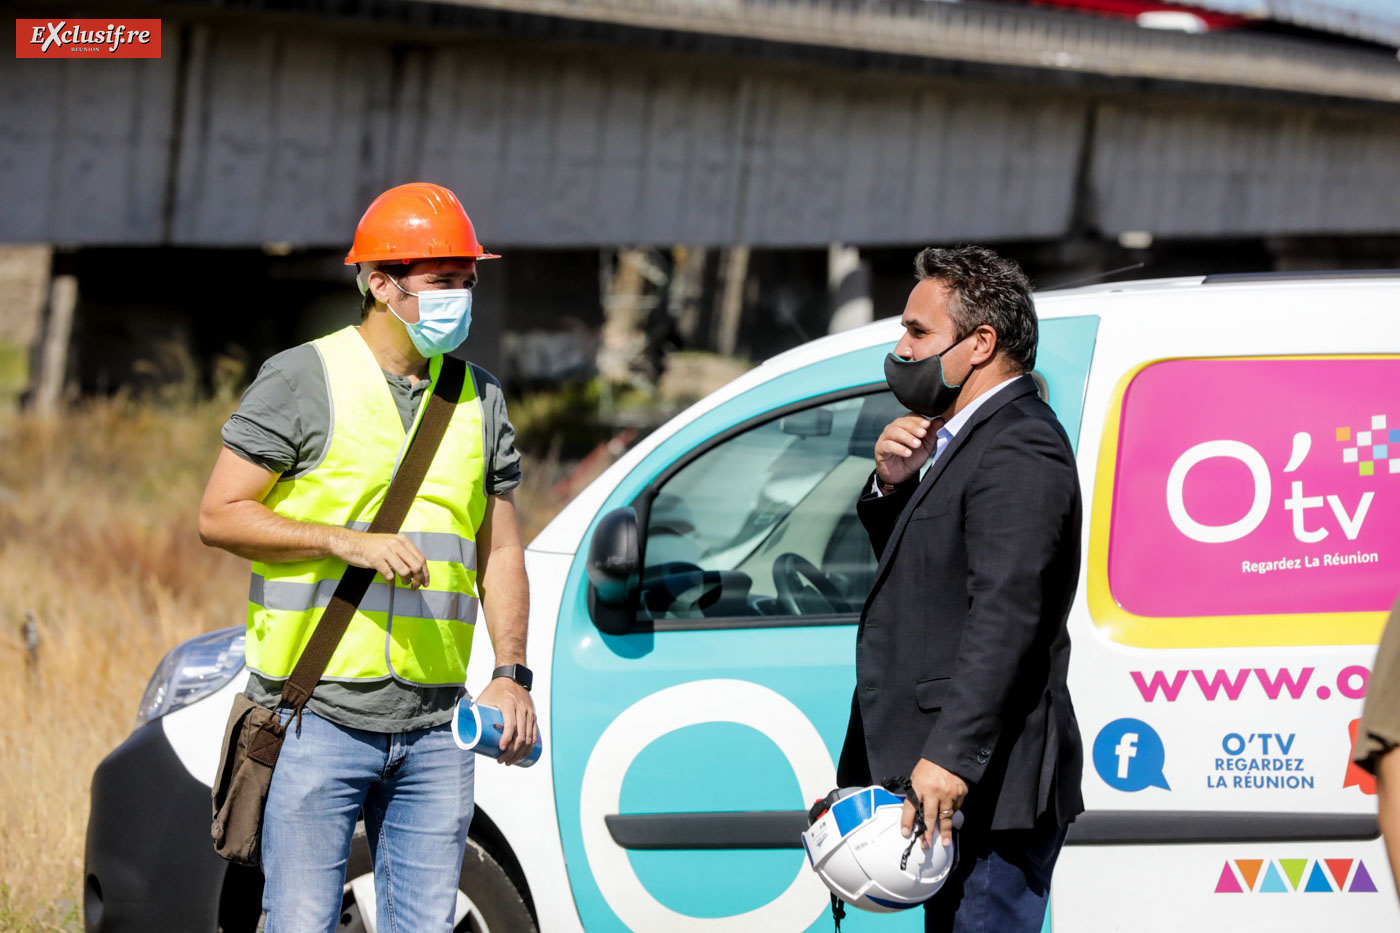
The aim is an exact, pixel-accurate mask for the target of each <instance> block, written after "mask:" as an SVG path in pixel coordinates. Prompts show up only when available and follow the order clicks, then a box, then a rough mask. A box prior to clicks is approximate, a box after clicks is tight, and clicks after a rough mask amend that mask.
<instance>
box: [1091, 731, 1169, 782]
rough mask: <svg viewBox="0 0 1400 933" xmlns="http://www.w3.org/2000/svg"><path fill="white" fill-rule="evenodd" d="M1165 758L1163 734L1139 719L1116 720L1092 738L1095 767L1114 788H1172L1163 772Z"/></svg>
mask: <svg viewBox="0 0 1400 933" xmlns="http://www.w3.org/2000/svg"><path fill="white" fill-rule="evenodd" d="M1166 757H1167V755H1166V750H1165V749H1164V748H1163V747H1162V737H1161V736H1159V735H1158V734H1157V730H1155V729H1153V728H1152V727H1151V726H1149V725H1148V724H1147V723H1145V722H1143V721H1142V720H1141V719H1115V720H1114V721H1113V722H1111V723H1109V724H1108V725H1106V726H1104V727H1103V728H1102V729H1101V730H1099V735H1098V738H1096V739H1094V770H1095V771H1097V772H1098V773H1099V777H1101V778H1103V782H1104V783H1105V784H1107V785H1108V786H1109V787H1112V788H1113V789H1114V790H1121V791H1127V792H1129V793H1131V792H1134V791H1140V790H1142V789H1144V788H1147V787H1160V788H1162V789H1163V790H1171V787H1170V786H1169V785H1168V784H1167V778H1166V775H1164V774H1163V773H1162V767H1163V765H1164V764H1165V763H1166Z"/></svg>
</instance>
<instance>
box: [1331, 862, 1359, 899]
mask: <svg viewBox="0 0 1400 933" xmlns="http://www.w3.org/2000/svg"><path fill="white" fill-rule="evenodd" d="M1353 861H1354V860H1353V859H1349V858H1329V859H1327V870H1328V871H1330V872H1331V873H1332V877H1333V878H1334V879H1336V881H1337V890H1338V891H1345V890H1346V887H1347V875H1349V874H1351V863H1352V862H1353Z"/></svg>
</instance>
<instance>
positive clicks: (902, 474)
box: [875, 413, 942, 486]
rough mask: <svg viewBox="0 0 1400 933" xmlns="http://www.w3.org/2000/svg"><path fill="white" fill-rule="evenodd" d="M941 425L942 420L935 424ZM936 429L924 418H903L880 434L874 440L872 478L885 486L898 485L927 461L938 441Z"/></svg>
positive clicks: (916, 473) (908, 416)
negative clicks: (873, 469)
mask: <svg viewBox="0 0 1400 933" xmlns="http://www.w3.org/2000/svg"><path fill="white" fill-rule="evenodd" d="M938 423H939V424H942V422H941V421H939V422H938ZM937 432H938V428H937V427H936V426H935V425H934V422H933V421H932V420H930V419H928V418H925V417H924V416H923V415H915V414H912V413H911V414H907V415H902V416H900V417H898V418H896V419H894V420H893V421H891V422H890V423H889V424H887V425H885V430H884V431H882V432H880V437H879V439H878V440H876V441H875V475H876V477H878V478H879V480H880V482H882V483H884V484H885V485H887V486H897V485H899V484H900V483H902V482H904V481H905V480H907V479H909V478H910V477H911V476H917V475H918V472H919V469H920V468H921V467H922V466H923V465H924V463H926V462H927V461H928V458H929V456H930V455H931V454H932V453H933V451H934V448H935V446H936V444H937V440H938V433H937Z"/></svg>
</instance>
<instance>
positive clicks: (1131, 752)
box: [1113, 732, 1138, 781]
mask: <svg viewBox="0 0 1400 933" xmlns="http://www.w3.org/2000/svg"><path fill="white" fill-rule="evenodd" d="M1137 743H1138V734H1137V733H1136V732H1124V733H1123V737H1122V738H1121V739H1119V740H1118V745H1117V746H1116V747H1114V749H1113V753H1114V754H1115V755H1117V756H1118V780H1120V781H1125V780H1127V778H1128V762H1130V761H1132V760H1133V759H1134V758H1135V757H1137Z"/></svg>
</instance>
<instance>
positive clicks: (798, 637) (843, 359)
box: [552, 317, 1098, 933]
mask: <svg viewBox="0 0 1400 933" xmlns="http://www.w3.org/2000/svg"><path fill="white" fill-rule="evenodd" d="M1097 326H1098V319H1097V318H1094V317H1083V318H1060V319H1054V320H1047V321H1042V322H1041V341H1040V348H1039V358H1038V360H1037V370H1038V371H1039V372H1040V373H1041V374H1042V375H1043V376H1044V377H1045V380H1046V382H1047V385H1048V386H1049V390H1050V401H1051V405H1052V406H1053V407H1054V408H1055V409H1056V411H1057V413H1058V414H1059V417H1060V419H1061V421H1062V422H1063V423H1064V425H1065V429H1066V432H1067V433H1068V434H1069V436H1070V439H1071V442H1072V443H1074V444H1075V446H1076V447H1077V445H1078V434H1079V426H1080V422H1081V420H1082V413H1083V400H1084V390H1085V386H1086V383H1087V381H1088V371H1089V363H1090V359H1091V357H1092V354H1093V346H1094V339H1095V335H1096V333H1097ZM891 346H892V345H891ZM891 346H885V345H881V346H876V347H867V348H864V349H861V350H856V351H852V352H850V353H845V354H842V355H839V356H834V357H831V358H828V359H824V360H818V361H815V362H813V363H811V364H809V365H807V366H804V367H802V368H801V369H798V370H794V371H791V372H788V373H784V374H782V375H779V376H776V377H774V378H773V379H770V380H768V381H766V382H764V383H761V384H759V385H756V386H754V387H753V388H751V389H749V390H747V391H745V392H743V393H741V394H740V395H738V396H736V397H735V398H732V399H730V400H728V401H726V402H724V403H723V404H721V405H719V406H718V407H716V408H715V409H712V410H711V411H708V412H706V413H704V414H702V415H700V416H698V417H697V418H695V420H694V421H692V422H690V423H689V424H686V425H684V426H683V427H681V428H680V429H679V430H678V431H677V432H676V433H675V434H674V435H672V436H671V437H669V438H667V439H666V440H665V441H663V442H662V443H661V444H659V445H658V446H657V448H656V449H655V450H654V451H652V452H651V453H650V454H648V455H647V457H646V458H645V459H644V460H643V461H642V462H641V463H639V464H638V465H637V467H636V468H635V469H633V470H632V471H631V472H630V473H629V474H628V475H627V476H625V477H624V478H623V479H622V480H621V481H620V482H619V483H618V484H617V486H616V487H615V488H614V489H613V490H612V492H611V493H610V494H609V496H608V498H607V500H606V501H605V503H604V504H603V505H602V506H601V507H600V508H599V510H598V514H597V516H595V518H594V522H593V525H596V522H597V519H598V517H601V516H602V515H604V514H606V513H607V512H609V511H611V510H612V509H615V508H619V507H621V506H625V505H627V504H629V503H630V502H632V501H633V500H634V499H635V498H636V497H637V496H638V495H639V494H640V493H641V492H642V491H643V489H645V488H646V486H647V485H648V484H649V483H651V482H653V481H654V480H655V478H656V477H657V476H658V475H660V474H661V473H662V472H663V471H665V470H666V469H667V468H669V467H670V466H671V465H672V464H673V463H674V462H675V461H677V460H678V459H681V458H683V457H685V456H686V455H687V454H688V453H689V452H690V451H691V450H693V449H694V448H696V447H697V446H699V445H701V444H703V443H704V442H706V441H707V440H709V439H710V438H712V437H714V436H715V435H717V434H720V433H722V432H724V431H726V430H728V429H730V428H732V427H735V426H736V425H739V424H743V423H745V422H748V421H750V420H753V419H756V418H760V417H761V416H762V415H764V414H766V413H768V412H771V411H773V410H774V409H777V408H780V407H783V406H786V405H791V404H793V403H797V402H802V401H805V400H808V399H816V398H818V397H820V396H824V395H827V394H830V393H833V392H838V391H842V390H846V389H850V388H854V387H858V386H865V385H872V384H877V383H880V382H882V381H883V361H884V358H885V355H886V353H888V352H889V350H890V349H891ZM855 493H856V491H855V490H852V497H853V498H854V496H855ZM593 525H591V526H590V528H589V532H588V534H587V535H585V537H584V539H583V542H582V545H581V546H580V548H579V551H578V554H577V555H576V556H575V559H574V561H573V563H572V565H571V566H570V570H569V574H568V579H567V580H566V582H565V586H564V591H563V597H562V601H561V608H560V616H559V625H558V627H557V629H556V641H555V651H554V659H555V668H554V674H553V688H552V696H553V697H554V698H555V699H554V705H553V709H552V718H553V722H554V727H553V730H552V731H553V736H552V737H553V739H554V758H553V761H554V787H555V793H556V803H557V806H558V813H559V831H560V839H561V842H562V845H563V850H564V856H565V862H566V865H567V866H568V871H569V879H570V884H571V887H572V891H573V895H574V902H575V905H576V907H577V909H578V912H579V917H580V919H581V920H582V922H583V925H584V926H585V927H586V928H587V929H589V930H590V931H594V930H600V931H601V930H622V929H624V928H625V927H624V926H623V924H622V923H621V922H620V920H619V919H618V917H617V916H616V914H614V912H613V911H612V909H611V908H610V907H609V906H608V904H607V903H606V901H605V899H604V897H603V895H602V892H601V891H600V889H599V888H598V886H597V883H596V881H595V879H594V877H593V874H592V870H591V868H590V866H589V864H588V858H587V855H586V853H585V851H584V847H583V836H582V831H581V824H580V797H579V792H580V788H581V786H582V780H583V775H584V770H585V767H586V766H587V764H588V761H589V757H590V755H591V753H592V751H593V748H594V746H595V745H596V743H597V741H598V739H599V738H600V737H601V735H602V733H603V732H604V731H605V729H606V728H607V727H608V725H609V724H610V723H611V722H613V720H615V719H616V718H617V716H618V715H619V714H621V713H622V712H623V711H624V710H626V709H627V708H629V707H631V706H632V705H633V704H635V703H637V702H638V701H640V700H642V699H644V698H646V697H649V696H651V695H653V694H655V693H657V692H659V691H661V690H665V689H667V688H669V687H673V686H676V685H678V684H683V683H688V682H691V681H696V680H704V679H711V678H716V679H735V680H743V681H749V682H751V683H755V684H759V685H761V686H762V687H764V688H767V689H769V690H772V691H774V692H776V693H777V694H779V695H781V696H782V697H784V698H786V699H787V700H788V701H789V702H791V703H793V704H795V705H796V706H797V707H798V709H799V710H800V711H801V712H802V714H803V715H804V716H805V717H806V718H807V719H808V720H809V721H810V722H811V723H812V724H813V725H814V726H815V727H816V729H817V731H818V733H819V735H820V737H821V740H822V742H823V743H824V745H825V746H826V750H827V753H828V754H829V756H830V758H831V761H832V772H831V773H832V778H831V779H832V781H833V782H834V780H835V772H834V763H835V761H836V758H837V757H838V755H839V752H840V747H841V743H842V741H843V740H844V738H845V728H846V720H847V717H848V714H849V710H850V697H851V692H852V690H853V689H854V681H855V636H854V626H853V625H839V626H785V627H776V628H750V629H726V630H706V631H694V632H665V631H663V632H660V633H636V634H628V635H623V636H611V635H603V634H602V633H600V632H599V631H598V630H597V628H596V627H594V626H593V624H592V622H591V620H590V618H589V615H588V609H587V593H586V586H585V576H584V564H585V562H586V560H587V553H588V545H589V541H590V539H591V535H592V531H593ZM562 697H568V698H569V699H568V702H567V703H565V702H563V701H562V700H560V699H559V698H562ZM736 728H741V729H742V728H746V727H736ZM686 731H688V732H690V733H692V734H693V735H697V736H700V737H702V738H704V737H705V736H709V739H708V741H714V740H715V738H716V737H717V736H722V735H728V736H731V737H734V736H736V735H737V734H736V733H733V732H722V731H707V730H702V729H700V728H699V727H691V728H690V729H688V730H686ZM749 731H752V730H749ZM667 738H669V737H662V738H661V739H658V740H657V741H656V742H654V743H653V744H652V746H650V747H648V748H647V749H644V750H643V751H642V752H641V753H640V754H639V755H638V756H637V758H636V760H635V761H634V762H633V763H632V765H631V767H630V768H629V770H628V773H627V774H626V775H624V776H623V777H622V778H620V782H621V784H622V790H621V795H622V801H621V805H620V806H619V810H620V812H681V811H686V810H690V809H691V808H692V806H693V801H697V800H699V801H702V802H703V801H706V800H708V801H710V803H711V805H713V803H714V800H715V798H714V797H713V796H711V795H710V792H711V791H712V790H713V788H712V787H707V786H706V782H707V781H712V780H713V778H712V776H711V775H712V773H713V772H712V771H711V770H710V769H709V768H707V767H704V766H701V765H700V764H699V760H700V759H701V758H702V757H706V756H714V755H717V754H720V755H721V756H722V757H723V758H724V759H725V760H727V761H729V762H734V761H738V760H745V761H747V759H744V758H738V757H733V756H731V754H730V753H728V752H725V751H724V748H723V746H722V745H721V746H719V747H716V746H713V745H710V746H709V747H699V746H698V743H678V742H670V743H667V742H666V740H667ZM732 740H733V741H735V742H738V743H741V744H742V742H743V741H744V740H742V739H738V738H733V739H732ZM663 743H666V744H665V745H663ZM658 747H660V751H657V748H658ZM668 749H669V750H670V751H669V752H668ZM772 751H773V750H772V749H765V748H763V747H762V746H759V745H755V746H753V747H752V749H751V750H750V754H752V755H755V756H758V757H759V759H760V760H761V761H762V762H770V761H771V759H772V757H773V755H772ZM777 757H778V761H779V762H780V764H781V767H769V766H768V765H766V764H765V766H764V767H763V768H762V769H759V768H756V767H752V768H750V767H745V768H743V769H738V770H741V771H742V772H744V774H743V776H744V777H745V778H746V779H747V780H745V781H742V782H739V783H738V784H737V785H731V786H737V787H738V788H739V790H738V791H737V793H738V794H739V796H738V797H737V798H735V799H733V800H732V802H731V803H730V804H729V805H728V807H727V809H731V810H753V809H787V810H797V809H805V808H806V807H807V806H808V805H810V803H811V801H807V800H803V799H802V798H801V796H800V793H799V792H798V791H797V789H796V785H797V782H796V778H795V776H794V775H793V773H792V770H791V767H790V766H789V765H788V764H787V762H786V760H785V759H784V758H783V757H782V756H781V754H779V755H778V756H777ZM639 767H640V768H644V769H645V771H644V772H643V774H644V777H645V778H649V780H647V779H644V780H642V783H641V784H638V783H636V781H634V775H633V773H632V771H633V770H635V769H637V768H639ZM789 794H790V795H791V799H787V798H788V795H789ZM779 799H781V800H783V803H782V804H780V805H779V804H777V803H775V802H776V801H777V800H779ZM755 801H759V802H761V805H760V804H759V803H755ZM633 806H636V807H638V808H639V809H637V810H632V809H630V808H631V807H633ZM697 809H704V807H697ZM628 859H629V861H630V863H631V865H632V867H633V871H634V872H635V873H636V874H637V875H638V878H639V880H640V881H641V882H643V884H644V885H645V886H646V889H647V890H648V892H649V893H650V894H651V896H652V897H653V898H655V899H656V900H657V901H659V902H660V903H662V904H663V905H665V906H667V907H669V908H670V909H672V910H674V911H677V912H679V913H684V914H688V915H690V916H705V917H711V916H714V917H718V916H729V915H732V914H736V913H741V912H744V911H747V910H752V909H755V908H757V907H761V906H762V905H764V904H766V903H768V902H769V901H771V900H773V899H774V898H776V897H777V896H778V895H779V894H781V893H782V892H783V891H784V890H786V889H787V887H788V886H789V885H791V884H792V882H793V879H794V877H795V875H796V873H797V872H800V871H806V870H808V869H807V868H806V867H805V861H804V860H802V858H801V853H800V852H798V851H796V850H793V851H787V850H775V851H768V852H747V851H730V852H720V853H716V852H702V851H663V852H630V853H628ZM720 869H723V870H724V875H725V878H726V879H727V880H725V882H724V883H725V884H727V885H729V887H728V888H723V889H724V890H727V891H728V892H729V893H728V895H727V896H726V897H724V898H719V899H716V898H714V897H703V896H702V895H700V894H697V893H696V891H695V890H694V889H693V887H703V888H706V889H708V890H710V891H713V890H714V888H713V887H712V884H713V883H714V882H715V881H717V880H718V879H715V878H713V877H712V874H711V873H713V872H715V871H718V870H720ZM698 878H704V879H706V883H705V884H704V885H703V886H693V881H694V879H698ZM677 879H679V880H677ZM688 883H690V884H692V887H687V884H688ZM830 925H831V918H830V915H829V914H828V913H827V912H826V911H825V910H823V911H822V912H821V913H819V914H817V915H816V916H814V918H813V920H812V922H811V923H810V924H809V925H808V929H810V930H812V931H818V930H822V931H824V930H827V929H829V928H830ZM921 926H922V913H921V912H918V911H910V912H908V913H902V914H898V915H874V914H865V913H863V912H860V911H852V912H851V913H850V914H849V915H848V918H847V920H846V921H845V922H844V923H843V929H849V930H851V931H854V933H860V931H862V930H877V929H878V930H882V931H894V930H906V931H911V933H912V931H915V930H918V929H920V928H921Z"/></svg>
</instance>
